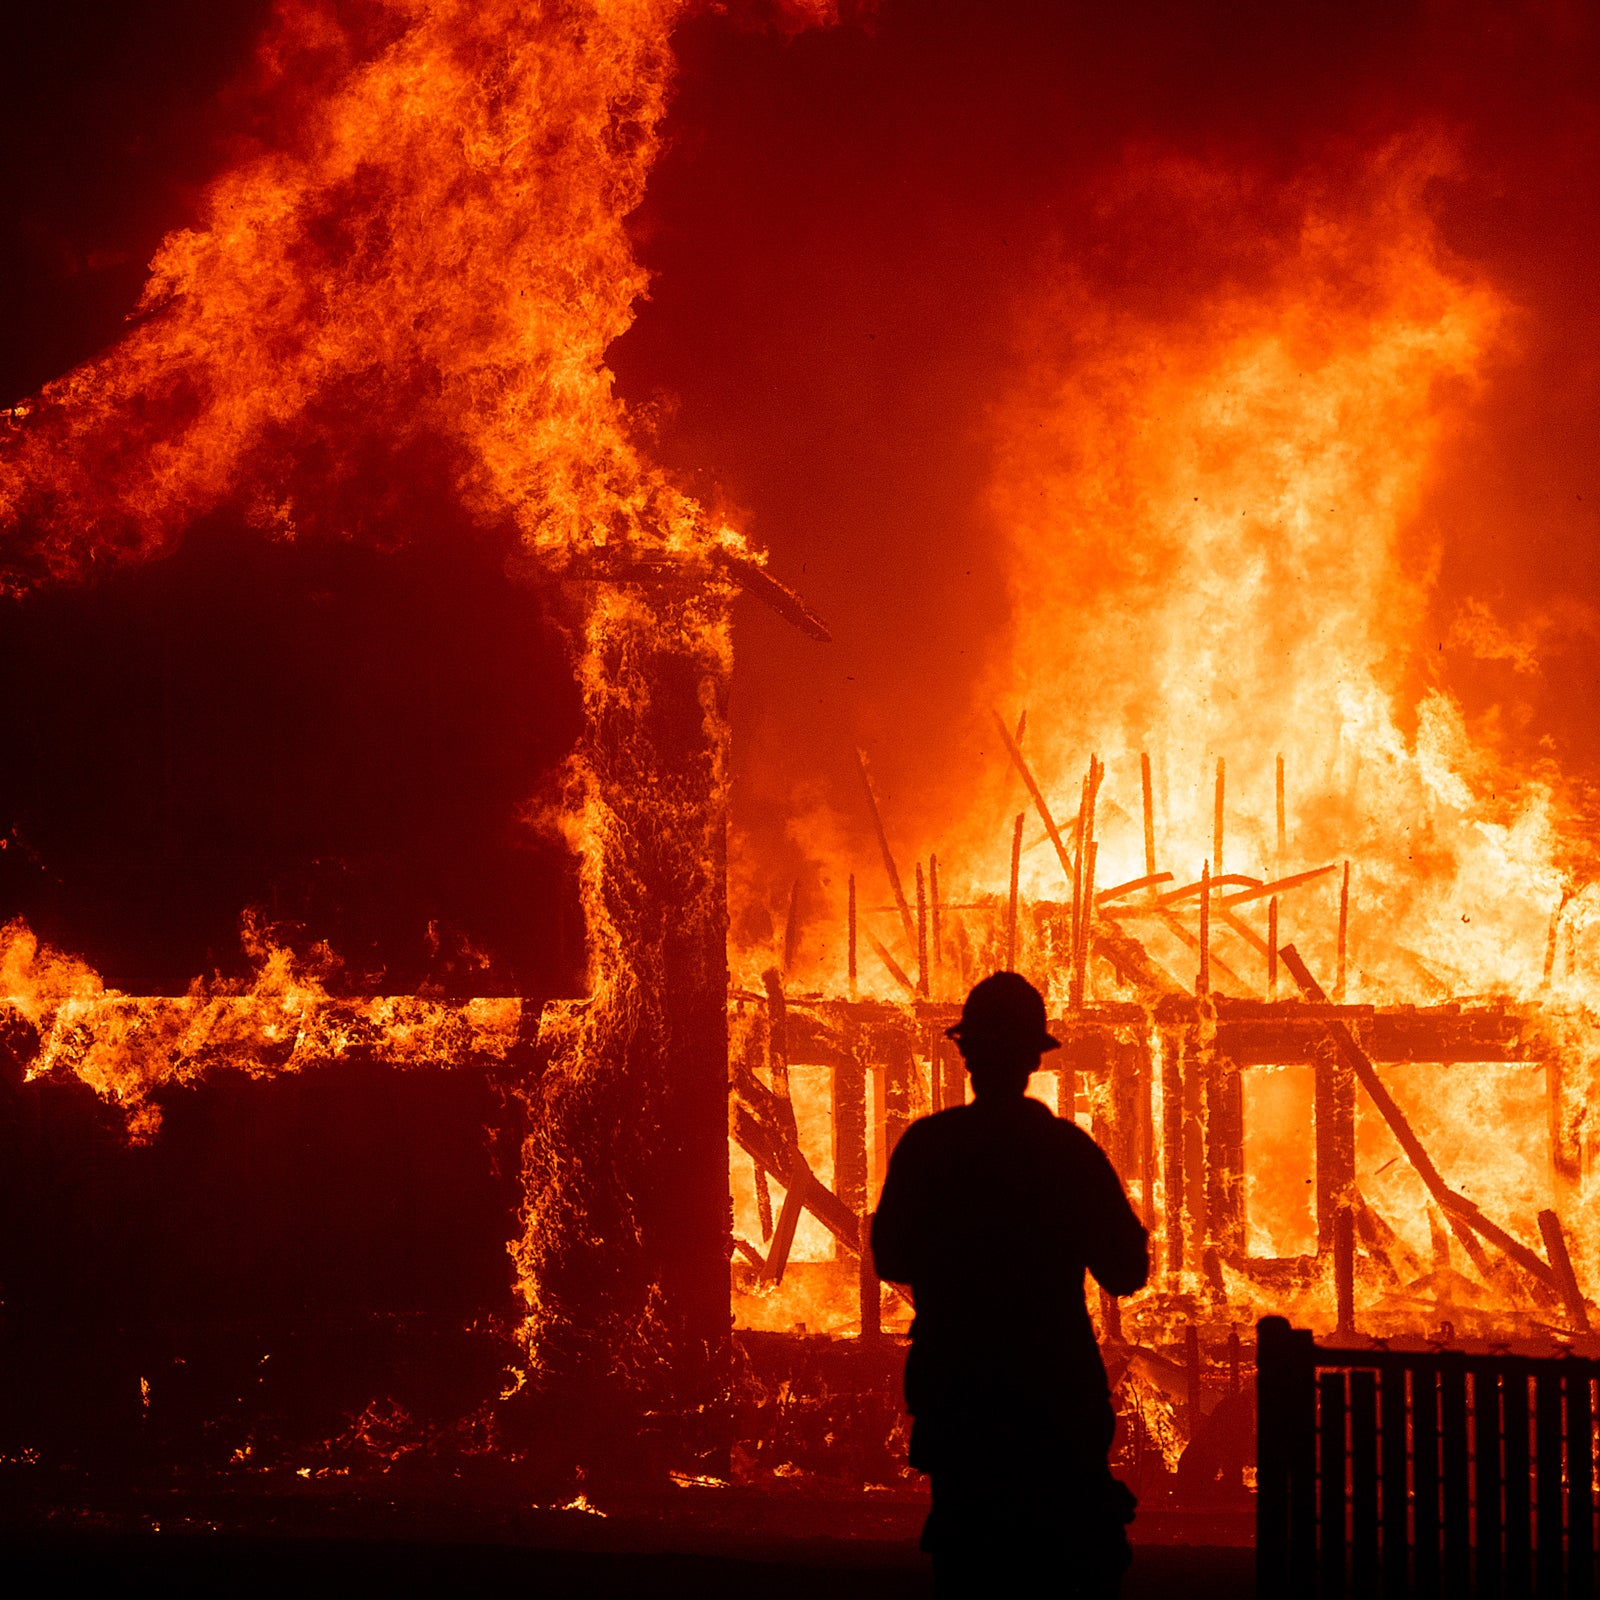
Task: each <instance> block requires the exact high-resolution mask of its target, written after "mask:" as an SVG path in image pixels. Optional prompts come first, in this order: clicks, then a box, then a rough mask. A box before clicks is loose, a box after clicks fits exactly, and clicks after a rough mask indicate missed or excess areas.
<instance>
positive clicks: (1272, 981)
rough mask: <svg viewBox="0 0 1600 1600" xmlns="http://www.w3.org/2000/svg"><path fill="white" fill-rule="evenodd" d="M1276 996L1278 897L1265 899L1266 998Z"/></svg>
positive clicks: (1272, 998)
mask: <svg viewBox="0 0 1600 1600" xmlns="http://www.w3.org/2000/svg"><path fill="white" fill-rule="evenodd" d="M1277 998H1278V897H1277V895H1273V897H1272V898H1271V899H1270V900H1269V901H1267V999H1269V1000H1276V999H1277Z"/></svg>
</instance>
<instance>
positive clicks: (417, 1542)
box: [0, 1484, 1253, 1600]
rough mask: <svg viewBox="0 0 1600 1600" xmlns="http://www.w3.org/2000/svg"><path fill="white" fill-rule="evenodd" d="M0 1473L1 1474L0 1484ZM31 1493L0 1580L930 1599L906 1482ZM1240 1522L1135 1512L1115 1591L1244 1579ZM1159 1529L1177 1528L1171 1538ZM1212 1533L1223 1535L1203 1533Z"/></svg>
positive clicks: (1200, 1590)
mask: <svg viewBox="0 0 1600 1600" xmlns="http://www.w3.org/2000/svg"><path fill="white" fill-rule="evenodd" d="M0 1487H3V1486H0ZM29 1488H30V1489H31V1490H33V1492H26V1491H25V1492H23V1493H22V1494H19V1495H12V1496H7V1497H6V1498H5V1500H4V1502H3V1503H0V1563H3V1566H0V1581H3V1582H4V1585H5V1590H6V1592H7V1593H8V1594H19V1595H32V1594H41V1595H42V1594H46V1593H52V1594H53V1593H58V1592H62V1591H63V1590H66V1589H75V1590H87V1589H90V1586H94V1587H95V1588H101V1589H104V1590H105V1591H107V1592H118V1591H121V1592H130V1591H131V1592H134V1593H146V1592H149V1593H157V1592H159V1593H161V1594H163V1595H227V1596H233V1595H257V1594H260V1595H268V1594H271V1595H274V1596H278V1595H286V1594H289V1595H293V1594H323V1593H327V1594H334V1593H338V1594H341V1595H384V1596H393V1595H454V1594H484V1595H490V1594H501V1593H503V1594H507V1595H517V1596H525V1597H531V1600H540V1597H551V1600H555V1597H562V1600H565V1597H567V1596H572V1597H578V1596H582V1597H585V1600H587V1597H609V1596H617V1597H622V1596H650V1597H656V1596H667V1597H673V1596H680V1595H682V1596H691V1595H692V1596H695V1597H696V1600H722V1597H724V1596H727V1597H729V1600H732V1597H734V1596H738V1597H739V1600H787V1597H790V1596H793V1597H795V1600H799V1597H801V1596H805V1597H806V1600H856V1597H861V1600H866V1597H867V1596H874V1597H882V1600H900V1597H904V1600H913V1597H920V1596H927V1595H930V1594H931V1592H932V1590H931V1585H930V1583H929V1579H928V1573H927V1567H926V1562H925V1559H924V1557H923V1556H922V1555H921V1554H920V1553H919V1552H918V1550H917V1548H916V1535H917V1532H918V1528H919V1524H920V1512H921V1508H920V1506H919V1505H918V1503H917V1502H916V1500H915V1499H914V1498H913V1497H910V1496H906V1495H903V1494H894V1495H889V1494H880V1495H875V1496H874V1495H870V1494H869V1495H866V1496H855V1497H843V1496H840V1495H839V1494H838V1492H837V1491H836V1490H835V1491H831V1492H820V1493H819V1492H817V1491H816V1490H815V1489H806V1488H800V1487H798V1486H797V1487H796V1489H795V1490H794V1492H792V1493H789V1492H786V1493H782V1494H776V1495H774V1494H771V1493H767V1492H755V1493H751V1492H743V1491H739V1490H728V1489H700V1488H687V1489H683V1490H680V1491H677V1492H676V1493H675V1494H674V1495H673V1496H672V1497H671V1498H670V1499H667V1500H662V1501H658V1502H656V1503H655V1504H633V1505H629V1506H613V1507H612V1509H611V1510H609V1511H608V1512H606V1513H605V1514H604V1515H600V1514H598V1513H597V1512H596V1511H594V1510H585V1509H567V1508H542V1509H541V1508H537V1507H529V1506H526V1505H523V1506H516V1505H513V1504H508V1503H506V1502H505V1501H503V1500H502V1501H500V1502H499V1503H498V1504H488V1503H485V1502H484V1501H483V1500H481V1499H478V1498H476V1497H474V1496H473V1495H471V1494H470V1493H464V1494H463V1495H462V1496H461V1497H460V1498H458V1499H455V1500H454V1501H453V1502H450V1503H441V1502H439V1501H437V1500H431V1499H430V1500H428V1501H417V1500H412V1501H407V1500H406V1499H404V1498H390V1497H388V1496H386V1495H385V1494H384V1493H383V1491H382V1490H381V1489H377V1490H376V1492H373V1489H372V1486H364V1487H363V1489H362V1491H361V1492H359V1493H351V1492H349V1491H347V1490H338V1491H334V1492H331V1493H330V1492H327V1491H326V1490H325V1489H323V1488H322V1487H321V1486H317V1485H311V1484H305V1485H286V1486H267V1485H262V1486H259V1487H257V1486H248V1487H246V1486H241V1487H240V1488H239V1489H228V1490H222V1491H219V1490H217V1489H215V1488H209V1489H206V1490H203V1491H192V1490H179V1489H173V1490H169V1491H168V1492H166V1493H163V1494H160V1495H150V1494H148V1493H146V1494H141V1495H139V1496H137V1497H127V1498H124V1499H122V1500H121V1501H120V1502H117V1501H116V1499H115V1497H106V1496H103V1495H95V1496H91V1497H89V1498H87V1499H86V1498H84V1497H82V1496H74V1495H71V1494H60V1493H56V1494H40V1493H38V1492H37V1488H36V1487H35V1486H31V1485H30V1486H29ZM1246 1531H1247V1524H1241V1523H1240V1522H1239V1521H1238V1519H1234V1520H1233V1521H1232V1522H1216V1523H1212V1524H1208V1523H1205V1522H1195V1523H1193V1524H1192V1525H1188V1524H1184V1523H1178V1522H1175V1521H1174V1520H1173V1519H1171V1518H1170V1517H1168V1518H1166V1519H1161V1518H1159V1517H1157V1518H1151V1519H1146V1522H1145V1525H1144V1526H1143V1527H1136V1533H1137V1534H1138V1535H1139V1536H1140V1543H1139V1546H1138V1555H1137V1559H1136V1562H1135V1565H1134V1570H1133V1572H1132V1573H1131V1574H1130V1575H1129V1578H1128V1581H1127V1584H1126V1586H1125V1589H1124V1594H1125V1596H1126V1597H1127V1600H1168V1597H1172V1600H1178V1597H1183V1600H1213V1597H1215V1600H1224V1597H1227V1600H1235V1597H1248V1596H1249V1595H1250V1594H1251V1593H1252V1590H1253V1581H1252V1561H1253V1552H1252V1551H1251V1550H1250V1549H1249V1548H1248V1546H1247V1545H1243V1544H1240V1543H1238V1542H1236V1541H1238V1540H1240V1539H1241V1538H1243V1537H1244V1536H1245V1533H1246ZM1174 1539H1177V1540H1189V1541H1191V1542H1170V1541H1172V1540H1174ZM1222 1541H1230V1542H1222Z"/></svg>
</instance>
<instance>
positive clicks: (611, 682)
mask: <svg viewBox="0 0 1600 1600" xmlns="http://www.w3.org/2000/svg"><path fill="white" fill-rule="evenodd" d="M576 587H578V586H575V588H576ZM730 593H731V590H730V587H729V585H728V584H727V583H726V582H725V581H723V580H721V579H720V578H711V577H704V576H701V577H700V578H698V579H696V578H695V577H693V576H688V577H686V576H682V575H678V574H670V575H662V576H660V577H651V578H649V579H647V580H643V581H640V580H633V579H630V580H626V581H609V580H607V581H602V582H599V583H596V584H595V585H593V586H592V587H589V586H583V592H582V593H581V597H580V611H581V616H580V622H579V627H580V629H581V651H580V655H579V660H578V673H579V681H580V687H581V690H582V694H583V702H584V709H585V731H584V734H583V737H582V740H581V743H580V746H579V749H578V750H577V751H576V752H575V754H574V756H573V758H572V763H571V769H570V774H569V778H570V789H569V795H568V801H569V808H568V817H567V825H568V827H569V829H570V831H571V833H572V836H573V842H574V845H575V847H576V849H577V851H578V855H579V861H580V871H581V873H582V880H583V883H582V887H583V897H584V902H585V908H586V913H587V919H588V939H589V974H590V995H589V997H588V998H587V999H586V1000H584V1001H581V1002H576V1003H567V1004H563V1005H560V1006H551V1007H547V1008H546V1012H545V1020H544V1023H543V1025H542V1028H541V1044H542V1046H543V1058H544V1059H545V1061H546V1065H545V1066H544V1068H543V1071H542V1073H541V1075H540V1076H539V1078H538V1081H537V1083H536V1084H535V1085H534V1086H533V1087H532V1088H531V1090H530V1099H531V1100H532V1102H533V1109H534V1112H535V1127H534V1131H533V1132H532V1134H531V1135H530V1136H529V1139H528V1142H527V1145H526V1147H525V1151H524V1161H523V1180H524V1187H525V1194H526V1208H525V1214H524V1222H525V1228H524V1233H523V1237H522V1240H521V1242H520V1245H519V1246H518V1247H517V1258H518V1263H519V1266H520V1268H521V1275H522V1284H523V1292H524V1295H525V1297H526V1299H527V1302H528V1306H529V1311H530V1318H529V1331H530V1354H531V1357H532V1362H533V1372H532V1375H531V1376H532V1387H533V1389H534V1392H535V1394H536V1395H537V1396H538V1397H539V1398H540V1400H541V1402H542V1404H541V1406H540V1411H541V1415H543V1416H551V1415H553V1416H554V1417H555V1418H557V1419H563V1420H564V1421H565V1423H566V1424H568V1425H570V1436H571V1438H572V1439H573V1441H574V1442H577V1443H580V1444H581V1443H584V1442H588V1443H589V1444H590V1445H592V1448H593V1450H594V1455H595V1457H598V1456H600V1455H602V1454H604V1453H606V1452H607V1451H608V1450H617V1449H618V1447H624V1448H626V1449H627V1452H628V1454H629V1455H631V1456H632V1457H633V1458H634V1463H633V1464H634V1465H636V1466H638V1467H640V1468H646V1467H648V1466H651V1465H655V1466H661V1465H664V1464H666V1463H663V1462H661V1461H659V1460H656V1461H650V1460H647V1459H641V1458H642V1457H644V1456H646V1455H648V1453H649V1452H648V1450H647V1448H646V1447H643V1446H642V1445H637V1444H634V1443H633V1441H634V1440H637V1439H639V1438H640V1435H641V1431H643V1432H654V1433H655V1434H656V1435H657V1438H658V1441H659V1443H658V1446H657V1447H656V1448H657V1449H659V1447H660V1446H662V1445H664V1446H666V1447H667V1448H668V1449H674V1448H676V1449H680V1450H681V1449H683V1448H684V1447H685V1446H687V1445H690V1444H692V1443H693V1442H710V1440H709V1439H708V1438H707V1431H706V1429H705V1428H704V1427H703V1426H697V1425H696V1424H695V1419H696V1418H700V1419H701V1421H702V1422H712V1423H714V1420H715V1417H716V1415H717V1414H719V1412H720V1410H721V1407H720V1405H719V1400H721V1399H722V1398H723V1397H725V1395H726V1392H727V1373H728V1362H729V1358H730V1351H731V1340H730V1314H729V1301H728V1282H729V1266H728V1258H729V1251H730V1238H731V1217H730V1202H729V1198H728V1160H727V1148H728V1147H727V1124H728V1052H727V988H728V976H727V951H726V936H727V921H728V917H727V895H726V881H725V879H726V874H725V865H726V825H727V781H728V780H727V742H728V734H727V722H726V715H725V707H726V697H727V679H728V667H729V641H728V601H729V597H730ZM647 1417H650V1418H654V1419H656V1426H654V1427H650V1426H649V1425H646V1427H645V1428H644V1429H643V1430H641V1427H640V1425H641V1423H643V1422H644V1419H645V1418H647ZM558 1431H561V1432H567V1431H568V1428H566V1427H560V1428H559V1429H558ZM607 1431H612V1435H613V1436H612V1437H611V1438H610V1439H606V1438H605V1437H604V1435H605V1433H606V1432H607ZM580 1459H581V1458H580Z"/></svg>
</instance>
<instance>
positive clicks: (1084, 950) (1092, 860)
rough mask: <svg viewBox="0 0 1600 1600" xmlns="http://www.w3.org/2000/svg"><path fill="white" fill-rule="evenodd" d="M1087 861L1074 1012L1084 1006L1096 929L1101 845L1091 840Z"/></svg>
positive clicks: (1075, 955) (1075, 958) (1076, 953)
mask: <svg viewBox="0 0 1600 1600" xmlns="http://www.w3.org/2000/svg"><path fill="white" fill-rule="evenodd" d="M1084 850H1085V852H1086V859H1085V861H1084V866H1083V915H1082V917H1081V919H1080V922H1079V931H1078V948H1077V949H1076V951H1074V952H1073V966H1072V987H1071V1001H1072V1007H1073V1009H1074V1010H1079V1009H1081V1008H1082V1006H1083V1001H1084V990H1085V988H1086V986H1087V983H1088V976H1089V946H1090V939H1091V933H1092V929H1093V928H1094V871H1095V865H1096V863H1097V862H1098V861H1099V859H1100V844H1099V841H1098V840H1096V839H1090V840H1089V841H1088V842H1087V843H1086V844H1085V846H1084Z"/></svg>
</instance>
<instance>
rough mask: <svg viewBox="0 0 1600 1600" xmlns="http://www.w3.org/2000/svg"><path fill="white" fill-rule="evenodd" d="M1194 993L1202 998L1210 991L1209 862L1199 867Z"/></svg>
mask: <svg viewBox="0 0 1600 1600" xmlns="http://www.w3.org/2000/svg"><path fill="white" fill-rule="evenodd" d="M1195 993H1196V994H1198V995H1199V996H1200V998H1201V999H1202V1000H1204V999H1205V998H1206V997H1207V996H1208V995H1209V994H1210V993H1211V863H1210V862H1209V861H1207V862H1206V863H1205V864H1204V865H1203V866H1202V867H1201V868H1200V975H1199V977H1198V978H1196V979H1195Z"/></svg>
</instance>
